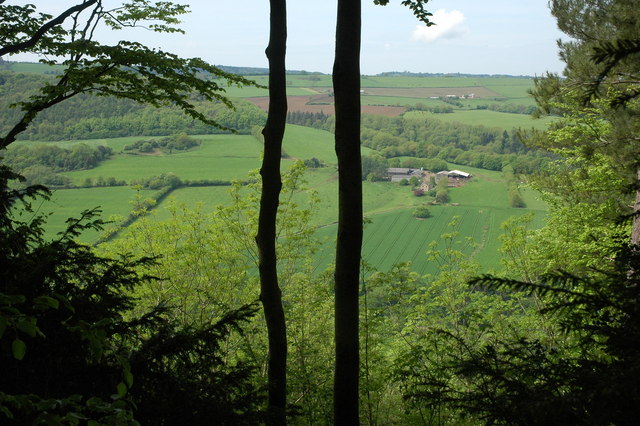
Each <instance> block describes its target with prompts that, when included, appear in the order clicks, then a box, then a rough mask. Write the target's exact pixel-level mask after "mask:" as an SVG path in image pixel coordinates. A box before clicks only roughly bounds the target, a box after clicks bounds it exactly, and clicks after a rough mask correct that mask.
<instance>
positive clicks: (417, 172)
mask: <svg viewBox="0 0 640 426" xmlns="http://www.w3.org/2000/svg"><path fill="white" fill-rule="evenodd" d="M422 173H423V171H422V169H409V168H405V167H390V168H388V169H387V176H388V177H389V180H390V181H391V182H400V181H401V180H402V179H411V177H412V176H415V177H417V178H419V179H421V178H422Z"/></svg>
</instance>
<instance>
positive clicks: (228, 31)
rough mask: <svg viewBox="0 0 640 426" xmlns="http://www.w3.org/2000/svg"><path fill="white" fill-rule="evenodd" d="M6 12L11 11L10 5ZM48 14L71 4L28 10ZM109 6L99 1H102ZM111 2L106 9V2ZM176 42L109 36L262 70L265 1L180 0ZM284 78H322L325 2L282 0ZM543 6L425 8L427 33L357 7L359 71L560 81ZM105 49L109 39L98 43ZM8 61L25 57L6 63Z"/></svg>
mask: <svg viewBox="0 0 640 426" xmlns="http://www.w3.org/2000/svg"><path fill="white" fill-rule="evenodd" d="M12 3H15V2H12ZM34 3H36V4H41V5H43V7H46V8H47V10H49V11H51V13H55V12H56V11H57V12H59V11H61V10H64V9H66V8H67V7H69V6H70V5H72V4H74V3H75V2H73V1H62V0H48V1H45V0H40V1H34ZM106 3H109V1H106ZM114 3H115V2H114ZM183 3H188V4H189V5H190V10H191V13H190V14H188V15H185V16H183V17H182V18H181V19H182V21H183V22H182V24H181V27H182V28H183V29H184V30H185V31H186V34H184V35H163V34H155V33H149V32H147V31H145V30H141V29H137V30H135V31H133V32H130V33H125V34H118V35H117V37H120V38H126V39H135V40H137V41H141V42H143V43H145V44H148V45H150V46H153V47H158V48H162V49H163V50H166V51H169V52H172V53H177V54H179V55H181V56H183V57H201V58H203V59H205V60H206V61H207V62H210V63H212V64H216V65H232V66H247V67H266V66H267V59H266V57H265V54H264V49H265V47H266V46H267V43H268V34H269V28H268V25H269V2H268V0H236V1H228V0H225V1H223V0H191V1H186V0H183ZM288 3H289V4H288V6H287V8H288V10H287V14H288V26H289V29H288V43H287V69H290V70H306V71H319V72H323V73H330V72H331V67H332V63H333V52H334V41H335V38H334V34H335V14H336V1H335V0H289V2H288ZM547 3H548V0H485V1H480V0H431V1H430V2H429V3H428V5H427V6H428V10H430V11H431V12H432V13H433V18H432V20H433V21H434V22H435V23H436V25H434V26H432V27H429V28H427V27H426V26H425V25H424V24H421V23H420V22H418V21H417V19H416V18H415V17H414V16H413V15H412V13H411V11H410V10H409V9H408V8H407V7H405V6H402V5H401V0H390V2H389V5H387V6H375V5H374V4H373V0H362V9H363V14H362V15H363V16H362V51H361V72H362V73H363V74H367V75H373V74H378V73H381V72H387V71H411V72H419V73H466V74H510V75H541V74H543V73H545V72H547V71H550V72H561V71H562V69H563V65H562V62H561V61H560V60H559V58H558V54H557V50H558V49H557V45H556V40H557V39H559V38H561V37H562V36H563V35H562V33H561V32H560V31H559V30H558V29H557V27H556V24H555V20H554V18H553V17H552V16H551V13H550V12H549V9H548V5H547ZM103 37H104V40H105V41H106V42H115V41H117V38H114V37H116V35H114V34H104V35H103ZM7 59H9V60H23V59H30V60H32V59H33V58H26V57H19V56H14V57H10V58H7Z"/></svg>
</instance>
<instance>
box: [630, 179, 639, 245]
mask: <svg viewBox="0 0 640 426" xmlns="http://www.w3.org/2000/svg"><path fill="white" fill-rule="evenodd" d="M631 244H633V245H635V246H637V247H638V246H640V167H639V168H638V169H637V171H636V202H635V204H634V205H633V229H632V231H631Z"/></svg>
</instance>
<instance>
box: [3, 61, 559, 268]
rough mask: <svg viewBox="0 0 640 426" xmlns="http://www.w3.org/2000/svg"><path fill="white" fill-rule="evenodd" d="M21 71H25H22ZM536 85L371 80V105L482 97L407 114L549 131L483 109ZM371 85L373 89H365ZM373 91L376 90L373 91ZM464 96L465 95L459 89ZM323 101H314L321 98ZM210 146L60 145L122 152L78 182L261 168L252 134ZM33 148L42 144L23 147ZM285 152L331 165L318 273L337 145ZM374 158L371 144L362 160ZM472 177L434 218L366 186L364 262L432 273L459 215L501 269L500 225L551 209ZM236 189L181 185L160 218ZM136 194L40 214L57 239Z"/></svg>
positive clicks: (323, 178) (225, 197) (367, 99)
mask: <svg viewBox="0 0 640 426" xmlns="http://www.w3.org/2000/svg"><path fill="white" fill-rule="evenodd" d="M16 66H17V68H15V67H16ZM14 69H15V70H16V71H21V72H43V70H44V69H46V68H43V66H42V65H39V64H20V65H15V66H14ZM255 79H256V81H258V82H259V83H260V84H266V83H267V81H268V80H267V76H257V77H255ZM287 86H288V93H289V95H291V96H305V97H310V96H314V95H317V98H318V99H319V97H320V96H321V95H324V94H326V93H328V92H329V91H330V90H331V76H328V75H317V74H310V75H304V74H298V75H289V76H287ZM532 86H533V81H532V79H528V78H511V77H486V76H471V77H464V76H446V77H444V76H443V77H410V76H394V77H386V76H363V78H362V87H363V89H364V91H365V94H364V95H363V96H362V102H363V105H387V106H388V105H415V104H416V103H418V102H420V103H423V104H426V105H427V106H437V105H444V103H443V101H441V100H436V99H430V97H431V96H434V95H436V94H440V95H442V94H445V95H446V94H449V92H451V93H454V92H455V91H456V90H457V91H462V92H464V93H467V92H469V91H471V90H472V91H473V92H477V93H478V97H477V98H475V99H462V100H461V102H462V104H463V107H462V108H460V107H454V112H453V113H450V114H432V113H427V112H417V111H414V112H409V113H406V114H407V115H408V116H409V117H411V116H414V117H429V118H435V119H439V120H445V121H458V122H462V123H465V124H482V125H485V126H488V127H498V128H504V129H511V128H514V127H524V128H528V127H537V128H542V127H544V126H546V124H547V123H548V121H549V120H536V121H534V120H532V119H531V118H530V117H529V116H527V115H523V114H509V113H500V112H496V111H492V110H486V109H476V107H477V106H481V105H489V104H491V103H501V104H516V105H527V106H528V105H532V104H533V101H532V99H531V97H530V96H528V94H527V91H528V90H529V89H531V87H532ZM367 89H369V90H367ZM367 92H368V93H367ZM456 93H457V92H456ZM227 94H228V95H229V96H232V97H238V98H245V97H257V96H265V95H266V94H267V91H266V89H262V88H252V87H246V88H235V87H230V88H228V91H227ZM313 99H316V98H313ZM196 137H197V138H198V139H199V140H201V142H202V144H201V145H200V146H199V147H198V148H195V149H193V150H191V151H187V152H183V153H177V154H172V155H131V154H127V153H124V152H123V147H124V146H125V145H127V144H130V143H132V142H135V141H137V140H140V139H148V137H127V138H117V139H96V140H87V141H65V142H57V143H58V144H60V145H61V146H70V145H72V144H75V143H80V142H82V143H87V144H89V145H106V146H109V147H111V148H112V149H113V150H114V152H115V153H116V155H114V156H113V158H112V159H110V160H108V161H106V162H104V163H103V164H101V165H100V166H99V167H97V168H95V169H92V170H83V171H76V172H71V173H67V175H68V176H69V177H71V178H72V179H73V181H74V182H75V183H77V184H80V183H82V181H83V180H85V179H86V178H94V179H95V178H97V177H99V176H102V177H103V178H108V177H115V178H117V179H118V180H122V179H124V180H126V181H127V182H130V181H132V180H136V179H141V178H146V177H151V176H156V175H159V174H161V173H168V172H172V173H175V174H176V175H177V176H178V177H180V178H181V179H216V180H232V179H241V180H242V179H245V178H246V177H247V174H248V171H249V170H252V169H257V168H259V167H260V155H261V149H262V147H261V143H260V142H259V141H258V140H256V139H255V138H254V137H252V136H246V135H245V136H233V135H202V136H196ZM19 143H34V142H19ZM283 148H284V151H285V152H286V154H287V155H288V158H286V159H283V169H284V168H286V167H289V165H290V164H291V162H292V160H294V159H309V158H312V157H316V158H318V159H320V160H321V161H323V162H324V163H325V164H326V167H323V168H319V169H312V170H308V171H307V173H306V175H305V179H306V180H307V187H308V188H310V189H312V190H314V191H316V192H317V194H318V197H319V198H320V205H319V206H318V208H317V211H316V212H315V215H314V217H313V219H312V220H313V222H314V224H316V225H317V226H319V228H318V232H317V235H318V237H319V238H320V239H321V241H323V249H322V250H320V253H319V254H318V259H317V262H318V268H322V267H324V266H326V265H327V264H329V263H330V262H331V261H332V259H333V251H334V239H335V232H336V226H335V222H336V220H337V170H336V167H335V164H336V157H335V151H334V147H333V135H332V134H330V133H328V132H325V131H320V130H316V129H310V128H305V127H300V126H287V130H286V133H285V141H284V146H283ZM370 152H371V150H370V149H368V148H363V153H364V154H369V153H370ZM453 168H457V169H460V170H464V171H467V172H470V173H472V174H473V175H474V179H473V180H472V181H471V182H469V183H468V184H466V185H464V186H462V187H460V188H453V189H451V190H450V197H451V203H452V204H449V205H444V206H431V207H430V209H431V212H432V214H433V216H432V217H431V218H429V219H426V220H418V219H415V218H413V216H412V212H413V209H414V208H415V207H416V206H417V205H420V204H422V203H424V202H427V201H430V199H428V197H424V198H420V197H415V196H413V194H412V192H411V190H410V188H408V187H406V186H404V187H403V186H400V185H398V184H392V183H389V182H363V193H364V199H363V203H364V213H365V216H366V217H367V218H368V219H370V220H371V223H369V224H367V226H366V229H365V239H364V247H363V256H364V259H365V260H366V261H367V262H369V263H371V264H373V265H375V266H376V267H377V268H379V269H383V270H384V269H388V268H389V267H390V266H391V265H393V264H394V263H397V262H400V261H411V262H413V265H414V270H415V271H416V272H418V273H420V274H428V273H434V272H435V271H436V266H435V265H434V264H433V263H431V262H429V261H428V260H427V255H426V251H427V249H428V247H429V244H430V243H431V242H432V241H440V235H441V234H442V233H444V232H450V231H451V229H450V228H449V227H448V226H447V225H448V224H449V223H450V222H451V220H452V218H453V217H456V216H458V217H459V218H460V219H459V224H458V225H457V227H456V229H455V230H456V231H457V232H459V233H460V241H463V240H464V238H465V237H471V239H473V240H474V241H475V244H476V245H470V244H468V243H463V242H461V243H460V244H459V245H460V247H459V248H460V250H462V251H463V252H464V253H466V254H468V256H469V257H471V258H473V259H474V260H475V261H477V262H479V263H480V264H481V265H482V268H483V271H488V270H490V269H492V268H496V267H498V265H499V254H498V247H499V241H498V236H499V235H500V233H501V230H500V224H501V223H502V222H503V221H504V220H506V219H507V218H509V217H510V216H513V215H520V214H524V213H526V212H529V211H531V212H534V213H536V216H535V217H536V219H535V222H534V224H536V225H540V224H541V223H542V220H543V218H544V215H545V209H546V207H545V205H544V203H542V202H541V201H539V200H537V199H536V194H535V193H534V192H533V191H532V190H527V189H526V188H524V189H522V191H521V193H522V196H523V198H524V200H525V202H526V204H527V207H526V208H525V209H514V208H511V207H509V205H508V193H507V188H506V185H505V183H504V182H503V178H502V175H501V173H499V172H491V171H487V170H481V169H474V168H471V167H466V166H459V165H454V164H450V169H453ZM228 191H229V187H227V186H223V187H195V188H180V189H177V190H175V191H173V192H172V193H171V195H170V196H169V197H168V198H167V199H166V200H165V201H163V202H162V203H160V205H159V206H158V207H157V208H156V211H155V213H154V217H155V218H156V219H157V220H163V219H166V218H168V214H169V213H168V212H167V210H166V207H167V205H168V204H169V203H170V202H171V201H172V200H173V201H175V202H178V203H184V204H186V205H188V206H194V205H196V204H198V203H202V204H203V205H204V208H205V209H214V208H215V206H217V205H220V204H227V203H229V202H230V198H229V194H228ZM135 194H136V193H135V191H134V190H133V189H131V188H129V187H110V188H86V189H74V190H59V191H57V192H55V194H54V196H53V198H52V200H51V201H50V202H46V203H42V204H41V205H39V206H37V207H38V208H39V211H42V212H51V213H52V214H51V217H50V224H49V226H48V232H49V235H53V234H55V233H56V232H59V231H61V230H63V229H64V220H65V219H66V217H69V216H77V215H78V214H79V213H80V211H82V210H84V209H87V208H92V207H95V206H102V207H103V209H104V217H105V218H109V217H110V216H114V215H118V216H126V215H127V214H128V213H129V211H130V209H131V204H130V202H131V200H132V199H133V198H134V196H135ZM152 194H153V191H143V193H142V196H143V197H149V196H150V195H152ZM294 200H295V201H297V202H299V203H300V204H301V205H304V203H305V202H306V200H307V198H306V195H304V194H299V195H296V198H294ZM96 238H97V233H95V232H93V233H88V234H86V235H85V236H84V237H83V240H85V241H93V240H95V239H96Z"/></svg>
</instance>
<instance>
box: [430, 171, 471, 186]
mask: <svg viewBox="0 0 640 426" xmlns="http://www.w3.org/2000/svg"><path fill="white" fill-rule="evenodd" d="M471 177H472V175H471V173H467V172H463V171H461V170H450V171H446V170H443V171H441V172H438V173H437V175H436V179H437V180H440V179H442V178H447V179H448V184H447V186H452V187H458V186H461V185H462V184H463V183H465V182H467V181H468V180H469V179H471Z"/></svg>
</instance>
